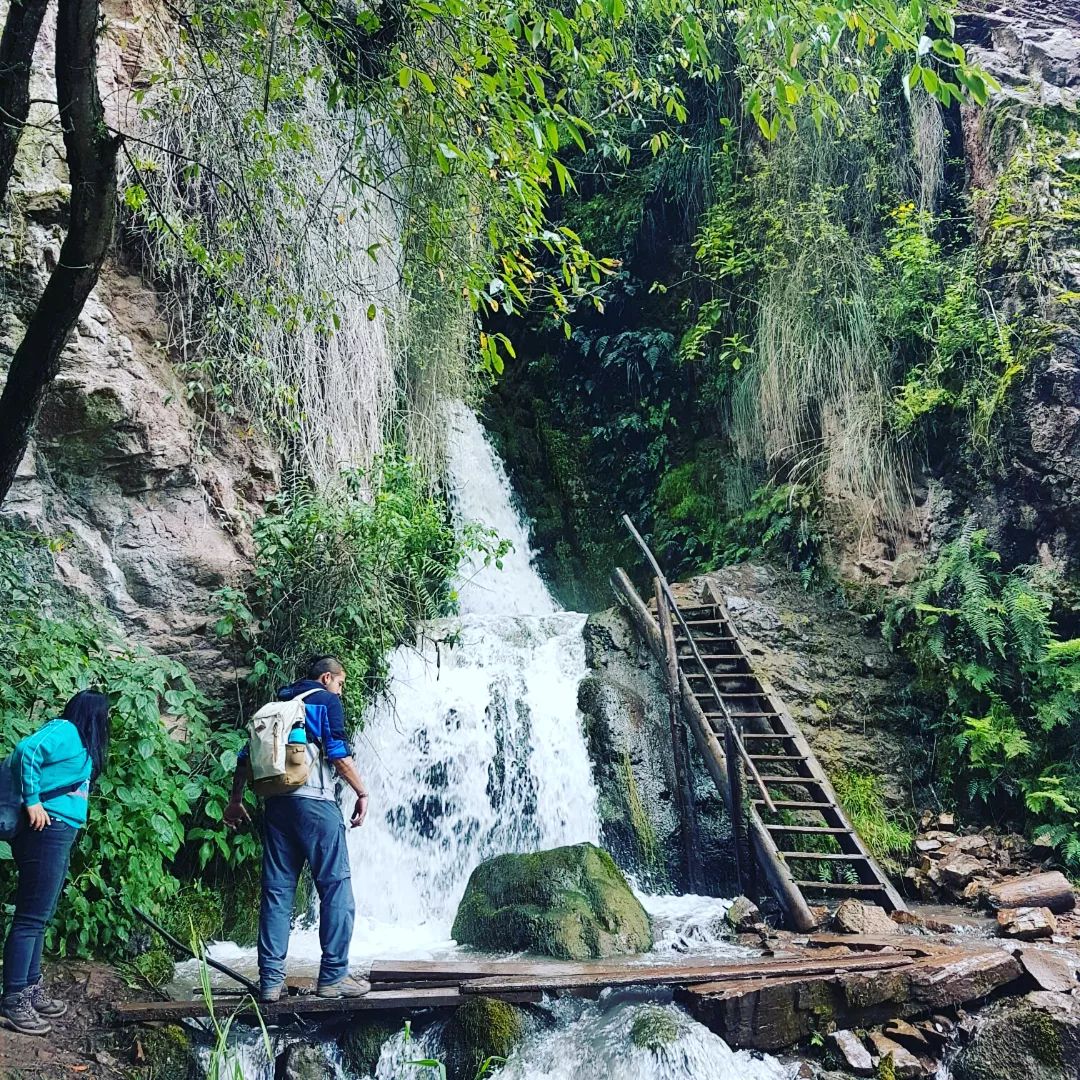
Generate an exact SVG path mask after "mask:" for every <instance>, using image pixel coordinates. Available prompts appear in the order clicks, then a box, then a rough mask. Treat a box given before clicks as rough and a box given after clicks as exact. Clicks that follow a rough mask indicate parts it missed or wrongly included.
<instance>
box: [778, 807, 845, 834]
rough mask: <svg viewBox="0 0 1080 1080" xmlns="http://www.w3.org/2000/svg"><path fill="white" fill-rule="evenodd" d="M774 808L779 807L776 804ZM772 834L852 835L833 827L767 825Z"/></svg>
mask: <svg viewBox="0 0 1080 1080" xmlns="http://www.w3.org/2000/svg"><path fill="white" fill-rule="evenodd" d="M773 805H774V806H777V805H779V804H778V803H774V804H773ZM765 828H766V829H768V830H769V831H770V832H793V833H824V834H832V835H836V836H841V835H844V834H846V833H850V832H851V830H850V829H836V828H833V827H832V826H831V825H766V826H765Z"/></svg>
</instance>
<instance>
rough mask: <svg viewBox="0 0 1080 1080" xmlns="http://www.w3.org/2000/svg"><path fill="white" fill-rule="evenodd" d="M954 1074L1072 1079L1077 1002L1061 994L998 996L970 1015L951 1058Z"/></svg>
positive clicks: (1079, 1070) (968, 1079)
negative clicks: (968, 1033) (969, 1031)
mask: <svg viewBox="0 0 1080 1080" xmlns="http://www.w3.org/2000/svg"><path fill="white" fill-rule="evenodd" d="M952 1071H953V1077H954V1080H1075V1078H1076V1076H1077V1075H1078V1074H1080V1002H1078V1001H1077V1000H1076V999H1075V998H1073V997H1072V996H1070V995H1065V994H1040V995H1035V994H1029V995H1028V996H1027V997H1026V998H1022V999H1019V1000H1010V1001H1001V1002H998V1003H997V1004H995V1005H992V1006H991V1007H990V1008H989V1009H988V1010H986V1012H984V1013H983V1014H981V1016H979V1017H978V1018H977V1019H976V1023H975V1030H974V1033H973V1035H972V1038H971V1041H970V1042H969V1043H968V1044H967V1045H966V1046H964V1047H963V1048H962V1049H961V1050H960V1052H959V1053H958V1054H957V1056H956V1058H955V1059H954V1061H953V1069H952Z"/></svg>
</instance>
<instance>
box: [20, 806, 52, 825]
mask: <svg viewBox="0 0 1080 1080" xmlns="http://www.w3.org/2000/svg"><path fill="white" fill-rule="evenodd" d="M26 813H27V815H28V816H29V818H30V828H31V829H33V830H34V832H41V830H42V829H44V828H45V826H46V825H51V824H52V818H51V817H49V814H48V811H47V810H46V809H45V807H44V806H42V805H41V803H34V805H33V806H28V807H27V808H26Z"/></svg>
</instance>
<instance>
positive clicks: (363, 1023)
mask: <svg viewBox="0 0 1080 1080" xmlns="http://www.w3.org/2000/svg"><path fill="white" fill-rule="evenodd" d="M399 1030H400V1028H399V1026H398V1025H397V1024H393V1023H391V1022H390V1021H389V1020H384V1019H366V1018H360V1019H356V1020H353V1021H352V1022H351V1023H350V1024H349V1028H348V1030H347V1031H344V1032H342V1034H341V1035H339V1036H338V1047H339V1048H340V1049H341V1055H342V1057H343V1059H344V1062H345V1065H346V1066H347V1067H348V1070H349V1074H350V1075H352V1076H374V1075H375V1067H376V1066H377V1065H378V1063H379V1055H380V1054H381V1053H382V1048H383V1046H384V1045H385V1043H386V1042H387V1040H388V1039H392V1038H393V1037H394V1036H395V1035H396V1034H397V1033H398V1031H399Z"/></svg>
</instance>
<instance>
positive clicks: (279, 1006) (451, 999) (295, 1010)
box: [112, 986, 543, 1024]
mask: <svg viewBox="0 0 1080 1080" xmlns="http://www.w3.org/2000/svg"><path fill="white" fill-rule="evenodd" d="M497 996H498V997H499V998H500V999H501V1000H502V1001H508V1002H512V1003H514V1004H527V1003H531V1002H537V1001H540V1000H541V998H542V996H543V995H542V994H540V993H538V992H536V991H522V990H515V991H508V992H506V993H500V994H498V995H497ZM462 1000H463V999H462V996H461V992H460V990H459V989H458V988H457V987H456V986H449V987H434V988H423V989H409V990H406V989H402V990H372V991H371V993H370V994H367V995H365V996H364V997H360V998H321V997H317V996H316V995H314V994H309V995H298V996H296V997H290V998H282V1000H281V1001H277V1002H273V1003H269V1002H259V1003H258V1007H257V1009H256V1007H255V1004H254V1003H253V1001H252V999H251V998H247V999H246V1000H243V1001H239V1002H238V1001H237V1000H236V999H235V998H232V999H231V1000H228V1001H220V1002H218V1003H217V1004H216V1007H215V1012H216V1013H217V1015H218V1016H229V1015H232V1014H235V1015H236V1016H237V1018H239V1019H245V1018H248V1019H253V1018H255V1017H256V1015H259V1016H261V1017H262V1018H263V1020H266V1021H267V1022H274V1021H276V1020H288V1019H289V1018H290V1017H293V1016H316V1015H323V1014H335V1013H351V1012H365V1013H366V1012H400V1013H410V1012H417V1011H419V1010H421V1009H452V1008H455V1007H456V1006H458V1005H460V1004H461V1003H462ZM112 1011H113V1015H114V1016H115V1018H116V1019H117V1021H119V1022H120V1023H122V1024H139V1023H143V1022H144V1021H147V1020H188V1019H195V1018H205V1017H208V1016H209V1015H210V1011H209V1009H207V1007H206V1002H205V1001H203V1000H202V999H199V1000H197V1001H125V1002H119V1003H118V1004H116V1005H114V1006H113V1007H112Z"/></svg>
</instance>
